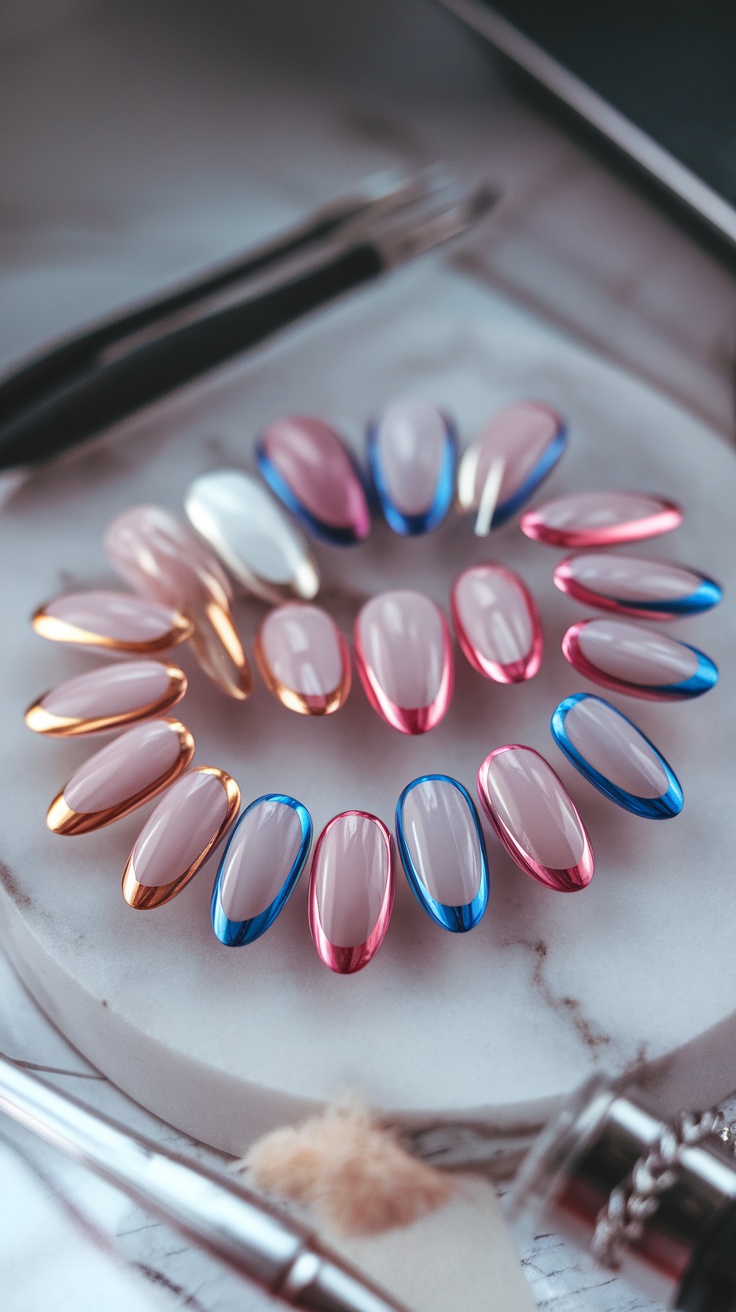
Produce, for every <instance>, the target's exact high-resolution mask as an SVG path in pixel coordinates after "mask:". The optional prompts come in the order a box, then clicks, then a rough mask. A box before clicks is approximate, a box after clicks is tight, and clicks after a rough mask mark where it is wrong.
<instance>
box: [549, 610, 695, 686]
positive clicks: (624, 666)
mask: <svg viewBox="0 0 736 1312" xmlns="http://www.w3.org/2000/svg"><path fill="white" fill-rule="evenodd" d="M562 651H563V654H564V655H565V657H566V659H567V660H568V661H569V662H570V664H571V665H572V667H573V669H575V670H577V671H578V673H579V674H583V675H584V676H585V678H586V679H591V680H592V681H593V683H599V684H600V685H601V686H602V687H603V688H611V689H613V690H614V691H615V692H623V693H627V694H628V695H629V696H630V697H644V698H648V699H650V700H652V701H661V702H676V701H685V700H687V699H688V698H691V697H700V696H701V694H702V693H704V692H708V690H709V689H710V688H713V687H714V686H715V684H716V683H717V682H718V667H717V665H715V663H714V662H713V661H712V660H711V659H710V656H706V654H705V652H704V651H699V650H698V648H697V647H690V646H689V645H688V644H687V643H685V642H677V640H676V639H675V638H668V637H666V636H665V634H663V633H655V632H653V630H652V629H645V628H644V627H643V626H642V625H641V624H630V623H628V621H626V620H619V619H600V620H582V621H581V622H580V623H579V624H573V625H572V626H571V627H570V628H569V629H568V630H567V633H566V634H565V636H564V638H563V639H562Z"/></svg>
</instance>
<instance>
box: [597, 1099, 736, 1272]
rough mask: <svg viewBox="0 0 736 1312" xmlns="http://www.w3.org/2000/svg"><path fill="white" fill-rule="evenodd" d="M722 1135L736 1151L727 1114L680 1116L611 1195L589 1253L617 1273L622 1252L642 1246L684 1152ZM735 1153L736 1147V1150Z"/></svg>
mask: <svg viewBox="0 0 736 1312" xmlns="http://www.w3.org/2000/svg"><path fill="white" fill-rule="evenodd" d="M711 1135H718V1136H719V1137H720V1138H721V1140H722V1141H723V1142H724V1143H728V1144H730V1145H731V1146H732V1147H734V1144H735V1136H734V1131H733V1130H732V1128H731V1127H730V1126H727V1125H726V1122H725V1118H724V1115H723V1112H720V1111H716V1110H715V1109H711V1110H710V1111H707V1112H681V1113H680V1115H679V1116H678V1117H677V1120H676V1121H675V1123H674V1125H672V1126H669V1125H668V1126H665V1128H664V1129H663V1131H662V1133H661V1134H660V1135H659V1137H658V1138H657V1139H655V1141H654V1143H653V1144H652V1146H651V1148H650V1149H649V1152H648V1153H646V1154H645V1156H644V1157H640V1158H639V1160H638V1162H637V1163H636V1165H635V1166H634V1169H633V1170H632V1172H631V1175H630V1176H629V1177H628V1179H626V1180H624V1182H623V1183H622V1184H620V1185H617V1186H616V1188H615V1189H613V1190H612V1191H611V1195H610V1197H609V1199H608V1202H607V1203H606V1206H605V1207H603V1208H601V1210H600V1212H599V1213H598V1218H597V1221H596V1227H595V1230H594V1232H593V1238H592V1240H591V1243H590V1251H591V1253H592V1255H593V1257H594V1258H595V1260H596V1261H597V1262H599V1263H600V1265H601V1266H605V1267H608V1268H609V1270H611V1271H616V1270H618V1267H619V1266H620V1264H621V1252H622V1249H623V1248H625V1246H626V1245H627V1244H634V1243H637V1241H638V1240H639V1239H641V1237H642V1235H643V1234H644V1229H645V1226H646V1224H647V1222H648V1221H649V1220H650V1219H651V1218H652V1217H653V1216H654V1213H655V1212H656V1211H657V1209H658V1207H659V1202H660V1197H661V1195H662V1194H663V1193H665V1192H666V1191H667V1190H668V1189H671V1188H672V1186H673V1184H674V1183H675V1181H676V1179H677V1172H678V1167H679V1166H680V1161H681V1157H682V1152H683V1149H685V1148H694V1147H695V1146H696V1144H699V1143H702V1141H703V1139H708V1138H710V1136H711ZM734 1151H736V1147H734Z"/></svg>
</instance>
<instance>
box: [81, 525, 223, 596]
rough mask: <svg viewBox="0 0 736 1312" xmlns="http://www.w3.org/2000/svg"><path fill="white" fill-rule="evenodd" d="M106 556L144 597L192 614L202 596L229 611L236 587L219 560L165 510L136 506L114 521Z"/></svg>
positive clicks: (111, 526)
mask: <svg viewBox="0 0 736 1312" xmlns="http://www.w3.org/2000/svg"><path fill="white" fill-rule="evenodd" d="M104 547H105V553H106V555H107V558H108V560H109V561H110V564H111V565H112V567H113V569H114V570H115V571H116V573H118V574H119V575H120V577H121V578H122V579H124V580H125V582H126V583H127V584H128V585H129V586H130V587H131V588H134V589H135V591H136V592H139V593H140V594H141V595H142V596H144V597H151V598H153V599H154V600H155V601H160V602H163V603H164V604H165V605H167V606H174V607H175V608H176V609H177V610H180V611H181V612H182V614H184V615H188V614H189V611H190V609H191V608H192V606H194V605H197V604H201V599H202V597H203V596H204V597H206V598H207V599H208V600H213V601H215V602H216V603H217V604H218V605H219V606H221V607H227V606H228V605H229V604H230V601H231V600H232V587H231V585H230V580H229V579H228V577H227V574H226V573H225V571H224V570H223V568H222V566H221V564H220V562H219V561H218V560H217V558H216V556H215V555H214V554H213V553H212V551H210V549H209V547H208V546H206V545H205V543H204V542H202V540H201V538H199V537H197V534H196V533H195V532H194V531H193V529H191V528H190V527H189V525H188V524H186V523H185V522H184V521H183V520H181V519H179V517H178V516H177V515H175V514H173V513H172V511H170V510H167V508H166V507H165V506H155V505H143V506H131V507H130V508H129V509H128V510H124V511H123V512H122V514H120V515H117V516H116V517H115V519H113V520H111V522H110V523H109V524H108V526H107V529H106V531H105V538H104Z"/></svg>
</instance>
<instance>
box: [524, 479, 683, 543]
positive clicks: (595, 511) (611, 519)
mask: <svg viewBox="0 0 736 1312" xmlns="http://www.w3.org/2000/svg"><path fill="white" fill-rule="evenodd" d="M681 523H682V511H681V510H680V507H679V506H677V505H675V503H674V501H668V500H667V499H666V498H665V497H659V496H646V495H644V494H643V493H641V492H579V493H576V494H575V495H573V496H567V497H557V498H556V499H555V500H554V501H546V502H545V503H544V505H541V506H536V507H535V508H534V509H533V510H528V511H527V512H526V514H525V515H522V517H521V531H522V533H525V534H526V536H527V537H528V538H533V539H534V540H535V541H536V542H546V543H548V544H549V546H552V547H607V546H613V545H614V544H615V543H617V542H641V541H643V539H644V538H655V537H658V536H659V535H660V534H661V533H671V532H672V530H673V529H676V528H678V527H679V525H680V524H681Z"/></svg>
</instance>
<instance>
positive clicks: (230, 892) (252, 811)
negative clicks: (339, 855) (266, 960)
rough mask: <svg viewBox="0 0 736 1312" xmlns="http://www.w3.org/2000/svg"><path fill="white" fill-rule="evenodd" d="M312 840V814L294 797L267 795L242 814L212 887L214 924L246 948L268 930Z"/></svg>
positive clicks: (226, 939) (229, 941) (225, 938)
mask: <svg viewBox="0 0 736 1312" xmlns="http://www.w3.org/2000/svg"><path fill="white" fill-rule="evenodd" d="M311 843H312V820H311V817H310V814H309V812H308V810H307V808H306V807H305V806H302V804H301V802H297V800H296V798H294V797H288V796H287V795H286V794H283V793H267V794H266V795H265V796H264V797H258V798H256V800H255V802H251V804H250V806H249V807H247V808H246V810H245V811H244V812H243V814H242V815H241V817H240V819H239V820H238V822H237V824H236V826H235V828H234V829H233V831H232V833H231V835H230V838H229V839H228V844H227V847H226V848H225V852H224V854H223V857H222V860H221V862H220V868H219V870H218V872H217V878H216V880H215V887H214V889H213V890H212V928H213V929H214V931H215V934H216V936H217V938H218V939H219V940H220V942H221V943H224V944H226V945H227V946H228V947H242V946H243V945H244V944H246V943H253V942H254V941H255V940H256V939H257V938H260V937H261V934H265V932H266V930H267V929H269V928H270V926H271V925H272V924H273V922H274V920H275V919H276V917H277V916H278V915H279V914H280V913H281V911H282V910H283V908H284V907H285V906H286V903H287V902H288V900H289V898H290V897H291V894H292V893H293V891H294V889H295V888H296V885H297V883H298V881H299V877H300V875H301V873H302V870H303V869H304V865H305V862H306V860H307V856H308V855H309V849H310V847H311Z"/></svg>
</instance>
